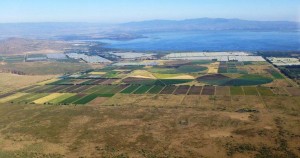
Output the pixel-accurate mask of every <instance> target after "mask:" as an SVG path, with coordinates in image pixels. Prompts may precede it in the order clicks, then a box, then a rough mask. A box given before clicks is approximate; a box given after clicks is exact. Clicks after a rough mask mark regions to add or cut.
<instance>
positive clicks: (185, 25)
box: [121, 18, 300, 32]
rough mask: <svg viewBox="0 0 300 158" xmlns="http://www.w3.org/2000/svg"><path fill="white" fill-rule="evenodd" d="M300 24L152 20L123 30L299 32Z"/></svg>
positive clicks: (125, 27)
mask: <svg viewBox="0 0 300 158" xmlns="http://www.w3.org/2000/svg"><path fill="white" fill-rule="evenodd" d="M299 26H300V25H299V23H297V22H288V21H249V20H240V19H222V18H217V19H211V18H201V19H188V20H181V21H175V20H152V21H143V22H130V23H125V24H121V28H123V29H127V30H130V31H134V30H135V31H138V32H161V31H198V30H204V31H205V30H253V31H266V30H267V31H290V30H299Z"/></svg>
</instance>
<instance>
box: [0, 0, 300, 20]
mask: <svg viewBox="0 0 300 158" xmlns="http://www.w3.org/2000/svg"><path fill="white" fill-rule="evenodd" d="M203 17H208V18H239V19H245V20H262V21H265V20H266V21H298V22H300V0H0V23H16V22H97V23H122V22H131V21H144V20H153V19H168V20H182V19H192V18H203Z"/></svg>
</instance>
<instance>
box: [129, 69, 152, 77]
mask: <svg viewBox="0 0 300 158" xmlns="http://www.w3.org/2000/svg"><path fill="white" fill-rule="evenodd" d="M130 77H137V78H151V79H156V77H155V76H154V75H153V74H152V73H151V72H149V71H146V70H135V71H133V72H132V73H131V74H130Z"/></svg>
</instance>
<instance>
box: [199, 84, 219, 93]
mask: <svg viewBox="0 0 300 158" xmlns="http://www.w3.org/2000/svg"><path fill="white" fill-rule="evenodd" d="M215 89H216V87H214V86H204V87H203V89H202V93H201V95H215Z"/></svg>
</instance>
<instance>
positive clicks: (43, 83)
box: [38, 78, 59, 86]
mask: <svg viewBox="0 0 300 158" xmlns="http://www.w3.org/2000/svg"><path fill="white" fill-rule="evenodd" d="M58 80H59V79H58V78H53V79H50V80H46V81H42V82H40V83H38V85H40V86H43V85H46V84H49V83H52V82H56V81H58Z"/></svg>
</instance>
